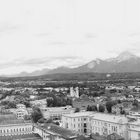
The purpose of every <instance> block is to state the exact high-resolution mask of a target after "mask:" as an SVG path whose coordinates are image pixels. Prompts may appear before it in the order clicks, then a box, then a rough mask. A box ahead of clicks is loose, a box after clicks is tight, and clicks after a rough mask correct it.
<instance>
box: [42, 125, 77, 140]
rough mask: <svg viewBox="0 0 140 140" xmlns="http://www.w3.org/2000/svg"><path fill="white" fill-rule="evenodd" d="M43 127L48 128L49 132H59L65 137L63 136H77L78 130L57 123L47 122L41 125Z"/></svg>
mask: <svg viewBox="0 0 140 140" xmlns="http://www.w3.org/2000/svg"><path fill="white" fill-rule="evenodd" d="M41 127H42V128H43V129H45V130H47V131H48V132H49V131H50V132H52V133H54V134H58V135H59V136H61V137H63V138H75V137H77V134H76V132H73V131H71V130H68V129H65V128H62V127H59V126H57V125H55V124H51V123H48V124H47V123H46V124H44V125H43V126H41Z"/></svg>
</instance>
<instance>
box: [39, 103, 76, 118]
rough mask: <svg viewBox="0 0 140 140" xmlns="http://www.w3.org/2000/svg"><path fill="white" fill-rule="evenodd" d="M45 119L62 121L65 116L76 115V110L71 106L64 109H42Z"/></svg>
mask: <svg viewBox="0 0 140 140" xmlns="http://www.w3.org/2000/svg"><path fill="white" fill-rule="evenodd" d="M40 110H41V112H42V114H43V117H44V118H46V119H49V118H51V119H61V117H62V115H64V114H71V113H74V111H75V109H74V108H72V107H71V106H64V107H45V108H43V107H42V108H40Z"/></svg>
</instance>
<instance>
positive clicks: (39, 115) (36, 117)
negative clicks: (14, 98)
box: [31, 107, 43, 123]
mask: <svg viewBox="0 0 140 140" xmlns="http://www.w3.org/2000/svg"><path fill="white" fill-rule="evenodd" d="M31 117H32V120H33V122H34V123H37V122H38V120H39V119H41V118H43V115H42V113H41V111H40V109H39V108H37V107H36V108H33V113H32V115H31Z"/></svg>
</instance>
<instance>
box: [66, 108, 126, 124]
mask: <svg viewBox="0 0 140 140" xmlns="http://www.w3.org/2000/svg"><path fill="white" fill-rule="evenodd" d="M63 116H66V117H71V118H76V117H87V116H88V117H91V118H92V119H96V120H102V121H108V122H112V123H121V124H124V123H127V122H128V119H127V118H126V117H125V116H123V115H114V114H105V113H98V112H90V111H85V112H77V113H72V114H66V115H63Z"/></svg>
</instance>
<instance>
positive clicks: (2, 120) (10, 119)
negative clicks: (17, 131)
mask: <svg viewBox="0 0 140 140" xmlns="http://www.w3.org/2000/svg"><path fill="white" fill-rule="evenodd" d="M22 123H31V121H25V120H19V119H16V117H15V115H13V114H9V115H7V114H6V115H0V125H7V124H8V125H9V124H17V125H19V124H22Z"/></svg>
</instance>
